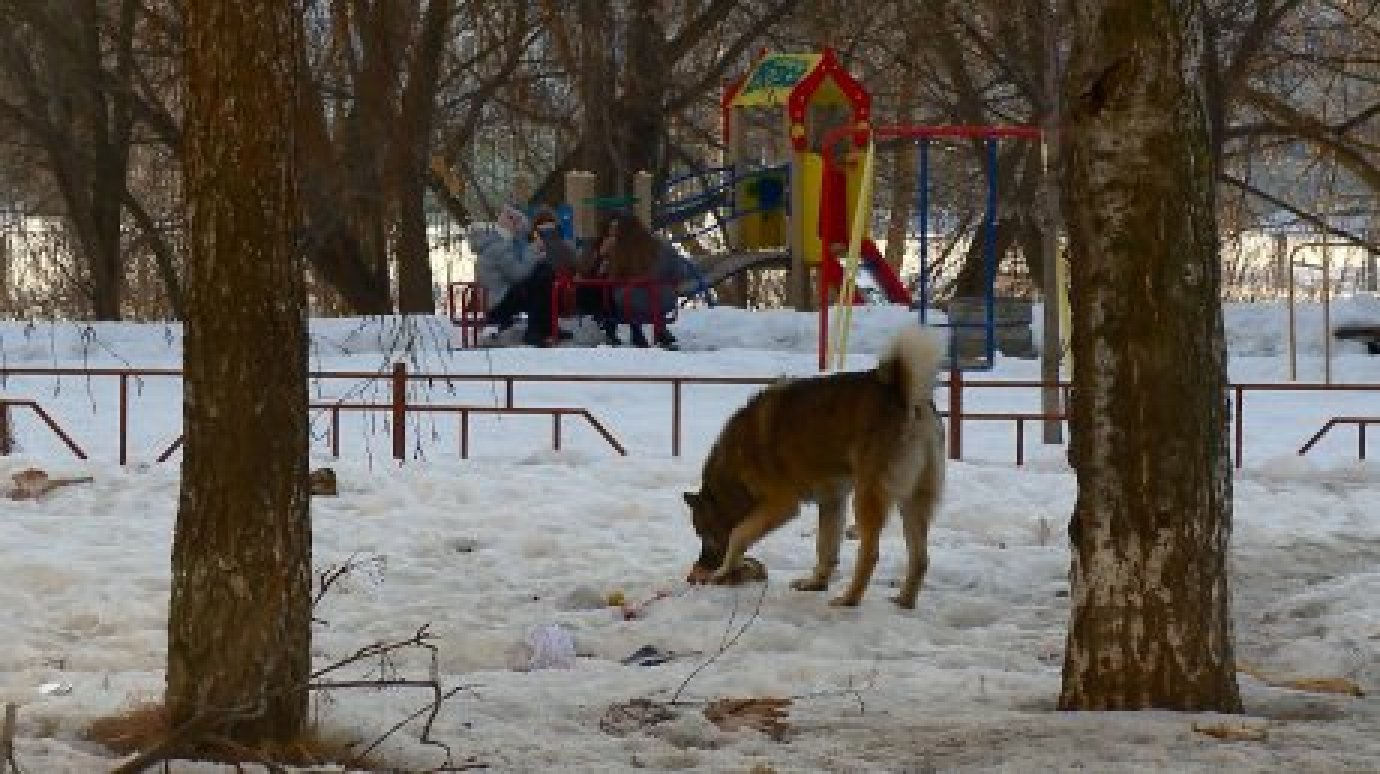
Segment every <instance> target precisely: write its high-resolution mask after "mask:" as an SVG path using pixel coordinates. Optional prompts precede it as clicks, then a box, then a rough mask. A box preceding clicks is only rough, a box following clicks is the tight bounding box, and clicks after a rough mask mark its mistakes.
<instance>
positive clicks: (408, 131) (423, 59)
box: [393, 0, 454, 314]
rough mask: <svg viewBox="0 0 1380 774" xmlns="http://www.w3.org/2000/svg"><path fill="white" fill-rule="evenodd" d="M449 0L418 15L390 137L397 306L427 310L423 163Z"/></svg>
mask: <svg viewBox="0 0 1380 774" xmlns="http://www.w3.org/2000/svg"><path fill="white" fill-rule="evenodd" d="M453 5H454V0H431V2H430V3H428V4H427V7H426V12H425V13H424V14H423V16H422V21H421V31H420V33H419V35H418V39H417V41H416V42H415V43H413V49H412V54H413V55H412V58H411V61H410V63H409V65H408V68H407V73H408V79H407V86H406V87H405V88H404V89H403V93H402V99H401V103H402V104H401V106H400V108H399V121H398V125H399V131H397V132H396V133H395V136H394V139H393V147H394V155H393V175H394V191H395V195H396V196H397V207H398V238H397V264H398V311H399V312H401V313H403V314H431V313H433V312H435V311H436V296H435V295H434V294H433V292H432V276H431V248H430V245H429V244H428V243H427V236H426V184H427V175H428V171H427V164H428V161H429V159H430V158H431V156H430V152H431V129H432V119H433V117H434V116H435V113H436V107H435V106H436V89H437V85H438V83H439V82H440V76H439V73H440V69H441V55H442V54H443V53H444V52H445V47H446V35H447V32H448V30H449V29H450V19H451V14H452V8H453Z"/></svg>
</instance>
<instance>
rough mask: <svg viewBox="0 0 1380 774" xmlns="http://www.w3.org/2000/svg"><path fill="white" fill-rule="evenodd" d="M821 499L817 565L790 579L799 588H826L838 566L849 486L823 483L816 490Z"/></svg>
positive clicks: (807, 589) (818, 589) (817, 538)
mask: <svg viewBox="0 0 1380 774" xmlns="http://www.w3.org/2000/svg"><path fill="white" fill-rule="evenodd" d="M816 497H817V498H818V502H819V531H818V532H817V533H816V535H815V569H814V572H812V573H810V575H809V577H806V578H800V579H798V580H793V581H791V588H793V589H795V590H796V591H824V590H825V589H827V588H829V579H830V578H831V577H832V576H833V574H834V569H835V568H836V567H838V566H839V545H840V544H841V543H842V542H843V519H844V516H845V515H846V511H845V508H844V506H845V505H846V504H847V502H848V488H847V487H840V486H825V487H821V488H820V490H819V492H818V493H817V494H816Z"/></svg>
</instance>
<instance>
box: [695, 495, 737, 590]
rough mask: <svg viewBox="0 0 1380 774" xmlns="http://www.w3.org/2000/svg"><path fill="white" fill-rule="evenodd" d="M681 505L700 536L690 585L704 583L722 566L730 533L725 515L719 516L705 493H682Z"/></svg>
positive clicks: (731, 528) (714, 504) (712, 499)
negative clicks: (683, 498) (703, 581)
mask: <svg viewBox="0 0 1380 774" xmlns="http://www.w3.org/2000/svg"><path fill="white" fill-rule="evenodd" d="M685 504H686V505H688V506H690V521H691V523H692V524H694V525H695V534H696V535H699V536H700V557H699V558H698V559H696V560H695V566H694V567H693V568H692V569H691V570H690V577H689V579H688V580H689V581H690V582H691V583H695V582H698V581H700V580H704V579H706V578H707V577H708V576H709V574H710V573H712V572H714V571H715V570H717V569H719V565H721V564H723V561H724V552H726V551H727V550H728V535H729V533H730V532H732V531H733V525H732V524H731V523H729V519H728V518H727V514H724V513H723V512H722V509H721V508H719V507H718V504H717V503H716V502H715V501H714V498H713V497H712V496H711V495H710V494H709V492H708V490H701V491H699V492H686V493H685Z"/></svg>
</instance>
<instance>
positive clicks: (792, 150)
mask: <svg viewBox="0 0 1380 774" xmlns="http://www.w3.org/2000/svg"><path fill="white" fill-rule="evenodd" d="M720 110H721V114H722V115H721V120H722V133H723V140H724V147H725V154H724V164H723V165H722V166H718V167H707V168H700V169H695V170H692V171H689V172H686V173H682V174H678V175H673V176H671V177H670V178H669V179H668V180H666V181H665V182H664V183H663V184H662V186H661V187H660V189H659V190H657V191H653V190H652V185H651V175H649V174H647V173H639V174H638V175H637V178H636V180H635V185H634V188H635V191H634V195H633V196H632V197H625V198H622V199H618V200H605V199H599V198H597V197H595V196H594V195H593V192H594V191H595V190H597V185H596V181H595V180H594V179H593V175H591V174H590V173H587V172H579V171H575V172H570V173H568V174H567V176H566V180H565V183H566V199H567V201H568V202H569V204H568V205H566V206H563V207H562V208H560V217H561V221H562V227H563V231H565V232H566V235H567V236H568V237H572V238H574V239H576V240H577V241H580V240H582V239H584V238H589V237H591V236H592V235H593V233H594V230H595V228H596V225H595V224H596V221H597V218H598V213H599V211H600V210H602V209H607V208H610V207H628V208H632V209H635V210H637V211H638V212H639V214H641V215H642V217H643V218H644V219H646V220H648V221H649V222H650V223H651V224H652V226H653V227H654V228H656V229H659V230H662V231H663V232H665V233H666V234H667V235H668V236H669V237H670V238H672V239H673V240H685V239H688V238H692V237H696V236H699V235H702V234H704V233H707V232H711V231H712V232H717V234H718V236H719V239H718V242H719V243H720V245H721V247H722V251H721V252H718V253H716V254H714V255H711V256H706V257H704V258H702V259H699V260H698V262H697V264H696V267H695V271H694V274H695V277H694V279H693V281H692V282H690V283H687V285H685V286H683V287H681V288H679V289H678V290H679V291H680V294H681V295H691V294H695V293H699V294H703V295H704V297H706V298H712V297H711V296H710V295H709V293H708V291H709V289H710V288H712V287H714V286H716V285H718V284H719V283H721V282H724V281H725V280H729V279H731V278H734V277H741V276H742V275H743V274H744V273H745V272H747V271H749V270H752V269H762V268H788V269H790V271H791V272H792V273H793V275H794V281H795V282H797V283H799V285H798V287H804V286H805V285H806V283H805V282H804V278H805V277H807V276H809V274H810V273H811V272H813V276H814V277H815V279H816V282H815V287H816V289H817V292H818V306H819V313H820V325H819V331H820V333H819V366H820V369H821V370H824V369H825V368H826V367H827V363H828V355H829V354H830V353H831V352H833V353H835V354H836V356H837V362H838V363H839V364H841V363H842V361H843V357H844V355H845V354H846V351H847V337H848V328H849V323H850V310H851V308H852V306H853V305H855V304H858V303H861V302H862V300H863V295H862V294H861V293H860V292H859V291H858V288H857V279H858V275H859V272H864V271H865V272H866V273H867V274H868V275H869V277H870V279H871V284H872V285H873V286H874V287H875V288H876V289H877V290H878V291H880V293H881V294H882V296H883V297H884V298H885V299H886V300H887V301H889V302H891V303H893V304H904V305H906V306H907V307H909V308H914V309H917V310H918V312H919V317H920V322H921V323H922V324H923V323H930V320H929V319H928V309H929V306H930V304H929V301H930V295H931V292H930V288H929V284H928V277H929V274H930V271H929V269H930V267H929V252H930V251H929V241H930V233H931V232H930V225H931V223H930V201H929V198H930V146H931V144H932V143H934V142H936V141H949V142H966V143H977V144H979V146H980V147H981V148H982V149H983V151H984V153H983V154H982V155H983V158H984V163H983V169H984V178H985V183H986V185H985V195H986V204H985V208H984V213H983V221H982V228H981V232H982V235H983V236H982V239H983V245H984V250H983V254H984V265H985V283H984V287H985V294H984V297H983V299H982V304H983V309H982V314H981V315H980V317H981V319H971V316H969V317H964V318H960V317H959V316H958V315H953V314H951V315H950V316H949V319H948V320H947V321H945V322H940V323H930V324H936V325H940V326H946V327H949V328H950V329H951V331H952V332H953V333H954V334H955V335H954V336H953V340H954V342H955V343H957V342H958V340H959V339H960V338H965V337H966V338H967V339H969V340H971V339H972V336H971V335H969V334H975V333H980V334H981V340H982V345H981V347H980V348H979V349H980V352H979V353H978V354H977V356H973V355H971V354H969V355H966V356H964V360H963V362H962V363H961V364H959V365H960V367H962V368H964V369H965V370H982V369H985V368H991V367H992V364H993V362H994V360H995V354H996V333H995V332H996V329H997V327H998V326H999V325H1002V324H1003V322H1002V321H1000V320H998V319H997V317H996V314H995V309H996V299H995V297H994V288H995V284H996V270H997V265H998V262H999V256H998V255H997V254H996V250H997V247H996V226H997V203H998V196H997V194H998V191H997V180H998V175H997V159H998V154H997V146H998V143H999V142H1001V141H1006V140H1027V141H1040V131H1039V130H1038V129H1036V128H1034V127H1030V126H913V125H902V126H880V127H877V126H874V125H873V123H872V114H871V97H870V96H869V94H868V92H867V90H866V89H865V88H864V87H863V85H862V84H861V83H860V82H859V81H858V80H857V79H855V78H854V77H853V76H852V75H850V74H849V73H848V71H847V70H845V69H844V67H843V66H842V64H841V63H840V62H839V60H838V58H837V56H836V55H835V53H834V51H833V50H832V49H828V48H826V49H824V50H822V51H820V52H819V53H806V54H800V53H768V52H762V53H760V54H759V55H758V56H757V58H756V59H755V60H754V61H753V63H752V65H751V66H750V67H749V68H748V69H747V71H746V72H745V73H743V74H742V75H741V76H740V77H738V78H737V79H735V80H733V81H731V82H730V83H728V84H727V86H726V87H725V89H724V92H723V96H722V98H721V100H720ZM901 142H916V143H918V145H919V169H918V170H917V174H918V184H917V199H918V201H917V214H916V227H917V233H918V237H919V243H920V244H919V248H920V250H919V252H920V256H919V257H920V260H919V263H920V272H919V283H918V288H917V291H916V292H914V293H912V291H911V290H910V289H909V288H907V287H906V285H905V283H904V282H902V280H901V278H900V277H899V276H898V275H897V272H896V271H895V270H894V269H893V268H892V267H891V265H890V264H888V263H887V262H886V260H885V259H884V258H883V255H882V252H881V250H879V249H878V246H877V244H876V243H875V242H874V241H873V240H872V237H871V222H872V178H873V174H872V170H873V167H874V163H873V159H874V157H875V154H876V152H877V150H878V149H879V148H880V147H890V146H893V145H895V144H897V143H901ZM457 284H463V283H457ZM831 303H833V304H835V305H836V309H837V311H836V312H835V314H836V315H837V316H836V317H835V318H834V328H835V330H834V334H833V335H832V336H831V335H830V333H829V325H830V306H831ZM452 316H454V314H453V315H452ZM960 333H961V334H964V335H963V336H960V335H959V334H960ZM952 350H953V352H954V353H955V358H954V360H955V363H956V364H957V363H958V360H959V356H958V353H959V348H958V347H957V346H954V347H952Z"/></svg>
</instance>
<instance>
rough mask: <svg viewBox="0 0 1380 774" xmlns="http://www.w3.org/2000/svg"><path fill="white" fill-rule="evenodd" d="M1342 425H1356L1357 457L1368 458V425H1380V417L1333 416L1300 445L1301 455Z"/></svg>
mask: <svg viewBox="0 0 1380 774" xmlns="http://www.w3.org/2000/svg"><path fill="white" fill-rule="evenodd" d="M1340 425H1355V426H1356V457H1357V459H1365V458H1366V427H1367V426H1368V425H1380V417H1332V418H1331V419H1329V420H1327V423H1326V424H1324V425H1323V426H1322V427H1321V428H1319V430H1318V432H1316V433H1314V434H1313V437H1312V438H1309V439H1308V443H1305V444H1304V445H1303V446H1301V447H1299V456H1300V457H1302V456H1303V455H1305V454H1307V453H1308V452H1309V451H1310V450H1312V448H1313V447H1314V446H1315V445H1316V444H1317V443H1318V441H1321V440H1322V437H1323V436H1324V435H1327V433H1328V432H1329V431H1330V430H1332V428H1334V427H1338V426H1340Z"/></svg>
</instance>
